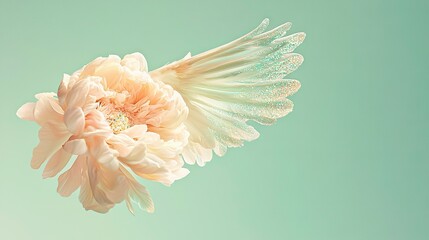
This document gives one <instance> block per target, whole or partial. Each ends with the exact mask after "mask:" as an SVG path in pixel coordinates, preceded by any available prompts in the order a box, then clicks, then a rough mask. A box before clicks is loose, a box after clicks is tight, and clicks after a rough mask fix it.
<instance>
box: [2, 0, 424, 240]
mask: <svg viewBox="0 0 429 240" xmlns="http://www.w3.org/2000/svg"><path fill="white" fill-rule="evenodd" d="M428 12H429V2H428V1H387V0H386V1H381V0H373V1H370V0H364V1H363V0H362V1H353V2H352V1H302V0H296V1H275V0H271V1H269V0H264V1H258V2H256V1H255V2H250V1H233V0H228V1H220V0H218V1H209V2H207V3H204V4H203V3H201V2H197V1H195V2H190V1H174V2H173V1H171V2H170V3H169V2H166V1H146V2H144V1H117V2H114V1H91V2H89V1H83V0H81V1H70V2H67V3H66V2H63V1H51V2H43V1H26V2H24V1H5V0H0V81H1V83H2V88H1V94H0V104H1V118H0V121H1V122H0V123H1V125H0V127H1V131H0V132H1V133H2V135H1V140H0V141H1V142H0V143H1V160H0V239H5V240H8V239H46V240H48V239H64V240H65V239H207V240H211V239H217V240H218V239H270V240H272V239H291V240H301V239H315V240H322V239H327V240H348V239H356V240H372V239H373V240H382V239H388V240H392V239H393V240H394V239H407V240H418V239H429V206H428V205H429V189H428V182H429V161H428V160H429V127H428V121H429V107H428V90H429V77H428V76H429V70H428V69H429V61H428V56H429V47H428V42H429V41H428V40H429V39H428V37H429V28H428V23H429V14H428ZM265 17H268V18H270V19H271V23H272V25H271V26H272V27H273V26H277V25H279V24H281V23H283V22H286V21H291V22H293V23H294V26H293V28H292V31H291V32H297V31H305V32H306V33H307V39H306V41H305V43H304V44H303V45H302V46H301V47H300V48H299V49H298V50H297V51H298V52H300V53H302V54H303V55H304V56H305V58H306V61H305V62H304V64H303V66H302V67H301V68H300V69H299V70H298V71H297V72H295V73H293V74H292V75H291V77H293V78H297V79H299V80H301V82H302V88H301V90H300V91H299V92H298V93H297V94H296V95H294V96H293V97H292V99H293V100H294V102H295V110H294V112H293V113H292V114H290V115H289V116H287V117H286V118H284V119H281V120H280V121H279V122H278V123H277V124H275V125H274V126H271V127H259V128H258V129H259V130H260V132H261V137H260V138H259V139H258V140H257V141H254V142H251V143H247V144H246V145H245V146H244V147H243V148H240V149H232V150H230V151H228V153H227V155H226V156H225V157H223V158H218V157H215V159H214V160H213V161H212V162H211V163H210V164H208V165H207V166H206V167H204V168H199V167H196V166H191V167H190V170H191V174H190V175H189V176H188V177H187V178H185V179H183V180H181V181H178V182H177V183H175V184H174V185H173V186H172V187H170V188H168V187H165V186H163V185H160V184H153V183H147V184H146V185H147V186H148V188H149V190H150V192H151V194H152V196H153V199H154V201H155V205H156V211H155V213H154V214H147V213H144V212H138V214H137V215H136V216H132V215H131V214H130V213H129V212H128V210H127V209H126V207H125V205H124V204H122V205H120V206H117V207H115V208H114V209H113V210H112V211H111V212H109V213H108V214H105V215H102V214H97V213H94V212H86V211H85V210H84V209H83V208H82V206H81V204H80V203H79V201H78V199H77V194H74V195H73V196H72V197H70V198H62V197H60V196H59V195H58V194H57V193H56V191H55V190H56V183H57V182H56V179H48V180H42V178H41V171H40V170H38V171H35V170H32V169H31V168H30V166H29V160H30V158H31V151H32V148H33V147H34V146H35V145H36V144H37V142H38V140H37V129H38V127H37V126H36V125H35V124H34V123H30V122H24V121H21V120H19V119H18V118H17V117H16V116H15V111H16V110H17V109H18V107H19V106H20V105H21V104H23V103H25V102H27V101H33V100H34V98H33V95H34V94H36V93H38V92H47V91H56V89H57V86H58V84H59V81H60V79H61V77H62V74H63V73H72V72H73V71H75V70H77V69H79V68H80V67H81V66H83V65H84V64H86V63H88V62H89V61H91V60H92V59H94V58H96V57H98V56H107V55H108V54H118V55H120V56H123V55H125V54H127V53H132V52H135V51H140V52H142V53H143V54H145V56H146V58H147V59H148V62H149V67H150V69H155V68H157V67H160V66H162V65H163V64H165V63H167V62H171V61H174V60H176V59H178V58H181V57H183V56H184V55H185V54H186V53H187V52H188V51H191V52H192V53H194V54H196V53H200V52H202V51H205V50H208V49H210V48H213V47H216V46H218V45H220V44H223V43H226V42H228V41H230V40H233V39H235V38H237V37H239V36H241V35H242V34H244V33H246V32H247V31H249V30H251V29H253V28H254V27H255V26H257V25H258V24H259V22H260V21H261V20H262V19H263V18H265Z"/></svg>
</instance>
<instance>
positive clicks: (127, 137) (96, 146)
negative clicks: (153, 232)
mask: <svg viewBox="0 0 429 240" xmlns="http://www.w3.org/2000/svg"><path fill="white" fill-rule="evenodd" d="M36 98H37V102H35V103H26V104H24V105H23V106H22V107H21V108H20V109H19V110H18V112H17V115H18V117H20V118H22V119H25V120H30V121H34V122H36V123H37V124H39V125H40V126H41V129H40V131H39V139H40V143H39V144H38V146H37V147H36V148H35V149H34V151H33V158H32V160H31V166H32V167H33V168H36V169H37V168H39V167H40V166H41V165H42V164H43V163H44V162H45V161H46V160H48V162H47V164H46V166H45V168H44V171H43V177H45V178H47V177H54V176H56V175H57V174H58V173H59V172H60V171H61V170H62V169H63V168H64V167H65V166H66V165H67V163H68V162H69V161H70V159H72V156H73V155H76V156H77V157H76V158H75V159H74V162H73V164H72V165H71V167H70V168H69V169H68V170H66V171H65V172H64V173H62V174H61V175H60V176H59V178H58V189H57V191H58V193H59V194H60V195H62V196H69V195H71V194H72V193H73V192H74V191H75V190H77V189H78V188H80V196H79V199H80V201H81V202H82V205H83V206H84V208H85V209H87V210H94V211H97V212H102V213H105V212H107V211H108V210H109V209H111V208H112V207H113V206H114V205H115V204H117V203H120V202H122V201H124V200H125V201H126V203H127V207H128V209H129V210H130V211H131V212H133V206H132V203H131V202H132V201H135V202H137V203H138V205H139V206H140V207H141V208H143V209H146V210H147V211H148V212H152V211H153V210H154V206H153V202H152V200H151V198H150V195H149V193H148V192H147V190H146V189H145V187H144V186H143V185H141V184H140V183H139V182H138V181H137V180H136V179H135V177H134V175H137V176H139V177H141V178H143V179H147V180H151V181H156V182H160V183H162V184H165V185H170V184H172V183H173V182H174V181H175V180H178V179H181V178H183V177H185V176H186V175H187V174H188V173H189V171H188V170H187V169H185V168H183V165H184V162H183V160H182V157H181V155H180V154H181V153H182V151H183V148H184V147H185V146H186V145H187V143H188V136H189V133H188V131H187V129H186V127H185V125H184V121H185V120H186V118H187V115H188V108H187V106H186V104H185V102H184V100H183V99H182V97H181V95H180V94H179V93H178V92H176V91H175V90H174V89H173V88H172V87H171V86H169V85H166V84H164V83H162V82H160V81H156V80H154V79H152V78H151V76H150V75H149V74H148V72H147V63H146V60H145V58H144V57H143V55H142V54H140V53H134V54H130V55H126V56H125V57H124V58H123V59H121V58H120V57H118V56H115V55H111V56H109V57H107V58H97V59H95V60H94V61H92V62H91V63H89V64H88V65H86V66H84V67H83V68H82V69H81V70H79V71H76V72H75V73H74V74H72V75H71V76H69V75H64V78H63V80H62V81H61V84H60V86H59V89H58V93H57V94H55V93H41V94H37V95H36Z"/></svg>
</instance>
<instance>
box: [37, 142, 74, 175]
mask: <svg viewBox="0 0 429 240" xmlns="http://www.w3.org/2000/svg"><path fill="white" fill-rule="evenodd" d="M70 157H71V154H70V153H69V152H66V151H64V149H63V148H60V149H59V150H58V151H57V152H56V153H55V154H54V155H53V156H52V157H51V159H49V161H48V163H47V164H46V167H45V169H44V170H43V175H42V176H43V178H48V177H55V175H57V174H58V173H59V172H60V171H61V170H63V168H64V167H65V166H66V165H67V163H68V162H69V160H70Z"/></svg>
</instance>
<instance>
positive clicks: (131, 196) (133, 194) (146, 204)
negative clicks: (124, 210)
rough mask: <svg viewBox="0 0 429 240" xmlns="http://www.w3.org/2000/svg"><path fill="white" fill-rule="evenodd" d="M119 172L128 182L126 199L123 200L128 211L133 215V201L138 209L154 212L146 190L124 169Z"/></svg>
mask: <svg viewBox="0 0 429 240" xmlns="http://www.w3.org/2000/svg"><path fill="white" fill-rule="evenodd" d="M120 170H121V172H122V173H123V174H124V175H125V176H126V178H127V180H128V182H129V188H130V189H129V191H128V197H127V198H126V199H125V201H126V203H127V207H128V210H129V211H130V212H131V213H132V214H134V208H133V206H132V204H131V201H133V202H135V203H137V205H138V206H139V208H140V209H142V210H146V211H147V212H149V213H152V212H154V210H155V206H154V204H153V201H152V198H151V196H150V194H149V192H148V191H147V190H146V188H145V187H144V186H143V185H141V184H140V183H138V182H137V181H136V180H135V179H134V177H133V176H132V175H131V174H130V173H129V172H128V171H127V170H126V169H125V168H124V167H121V168H120Z"/></svg>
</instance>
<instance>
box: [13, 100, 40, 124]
mask: <svg viewBox="0 0 429 240" xmlns="http://www.w3.org/2000/svg"><path fill="white" fill-rule="evenodd" d="M35 107H36V103H33V102H29V103H26V104H24V105H22V107H20V108H19V109H18V111H17V112H16V115H17V116H18V117H19V118H21V119H23V120H28V121H35V119H34V108H35Z"/></svg>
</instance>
